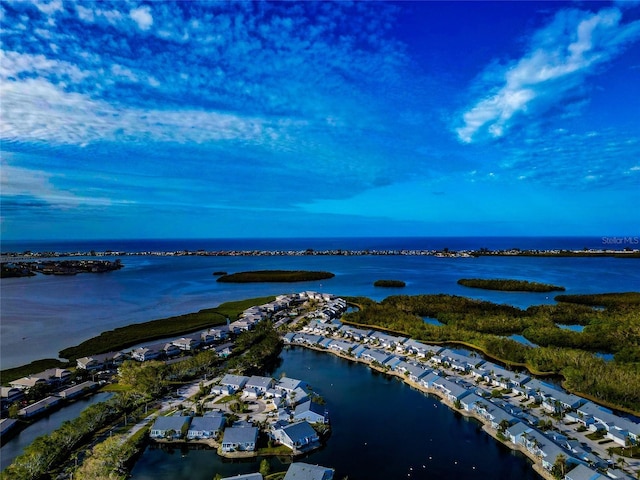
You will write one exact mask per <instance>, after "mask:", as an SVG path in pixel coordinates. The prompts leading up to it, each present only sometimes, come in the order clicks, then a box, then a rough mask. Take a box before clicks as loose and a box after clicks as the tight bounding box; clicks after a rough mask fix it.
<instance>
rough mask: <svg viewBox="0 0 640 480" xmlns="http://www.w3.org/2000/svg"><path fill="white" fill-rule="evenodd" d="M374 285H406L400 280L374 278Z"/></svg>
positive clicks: (400, 286)
mask: <svg viewBox="0 0 640 480" xmlns="http://www.w3.org/2000/svg"><path fill="white" fill-rule="evenodd" d="M373 286H374V287H397V288H402V287H406V286H407V284H406V283H405V282H403V281H402V280H376V281H375V282H373Z"/></svg>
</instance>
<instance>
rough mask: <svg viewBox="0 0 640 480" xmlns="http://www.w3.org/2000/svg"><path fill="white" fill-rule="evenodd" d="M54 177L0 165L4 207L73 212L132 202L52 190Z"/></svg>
mask: <svg viewBox="0 0 640 480" xmlns="http://www.w3.org/2000/svg"><path fill="white" fill-rule="evenodd" d="M55 177H56V176H55V175H54V174H52V173H50V172H46V171H44V170H34V169H30V168H23V167H18V166H15V165H11V164H9V163H8V162H6V161H3V162H2V168H0V187H1V190H0V191H1V192H2V203H3V206H4V205H6V204H7V202H9V203H11V201H12V200H13V201H17V202H19V203H23V202H24V201H25V199H26V201H28V202H30V203H31V204H38V206H39V207H43V206H49V207H55V208H74V207H79V206H81V205H82V206H111V205H115V204H120V205H128V204H133V203H135V202H132V201H128V200H113V199H111V198H107V197H91V196H82V195H77V194H75V193H73V192H71V191H68V190H64V189H60V188H58V187H56V186H55Z"/></svg>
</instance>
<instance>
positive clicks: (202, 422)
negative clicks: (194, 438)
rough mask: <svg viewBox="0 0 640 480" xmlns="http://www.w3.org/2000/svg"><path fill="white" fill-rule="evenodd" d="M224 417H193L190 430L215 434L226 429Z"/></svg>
mask: <svg viewBox="0 0 640 480" xmlns="http://www.w3.org/2000/svg"><path fill="white" fill-rule="evenodd" d="M224 422H225V420H224V417H219V416H216V417H211V416H210V417H193V419H192V420H191V426H190V427H189V430H194V431H196V432H215V431H217V430H222V427H224Z"/></svg>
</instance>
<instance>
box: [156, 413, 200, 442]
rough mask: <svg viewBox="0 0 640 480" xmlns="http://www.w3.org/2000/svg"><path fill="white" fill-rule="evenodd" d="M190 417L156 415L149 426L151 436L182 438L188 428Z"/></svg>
mask: <svg viewBox="0 0 640 480" xmlns="http://www.w3.org/2000/svg"><path fill="white" fill-rule="evenodd" d="M190 423H191V417H179V416H175V415H174V416H171V417H158V418H157V419H156V421H155V422H153V426H152V427H151V433H150V434H149V436H150V437H151V438H174V439H178V438H182V437H183V436H184V434H185V433H186V432H187V431H188V429H189V424H190Z"/></svg>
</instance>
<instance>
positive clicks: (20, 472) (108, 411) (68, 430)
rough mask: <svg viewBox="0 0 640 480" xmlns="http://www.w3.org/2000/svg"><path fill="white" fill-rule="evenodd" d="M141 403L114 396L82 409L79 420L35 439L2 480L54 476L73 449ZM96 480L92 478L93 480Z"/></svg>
mask: <svg viewBox="0 0 640 480" xmlns="http://www.w3.org/2000/svg"><path fill="white" fill-rule="evenodd" d="M141 401H142V399H141V398H140V397H138V398H134V397H133V396H129V395H117V396H115V397H114V398H111V399H109V400H108V401H106V402H100V403H96V404H95V405H91V406H90V407H88V408H86V409H84V410H83V411H82V413H81V414H80V416H79V417H77V418H75V419H73V420H70V421H66V422H64V423H63V424H62V426H61V427H60V428H58V429H57V430H54V431H53V432H51V433H50V434H48V435H43V436H41V437H38V438H36V439H35V440H34V441H33V443H32V444H31V445H29V446H28V447H26V448H25V449H24V451H23V453H22V454H21V455H19V456H18V457H16V458H15V460H14V461H13V463H12V464H11V465H9V466H8V467H7V468H6V469H5V470H3V471H2V473H1V474H0V478H2V480H5V479H6V480H37V479H40V478H46V477H49V476H53V477H54V478H55V475H52V474H51V470H52V469H53V468H54V467H55V466H56V465H60V464H61V463H62V462H63V460H64V459H65V458H68V455H69V453H70V452H71V451H73V449H74V448H75V447H76V446H78V445H80V444H81V443H82V442H83V441H85V439H87V438H88V437H90V436H91V435H93V434H94V433H95V432H97V431H98V430H99V429H100V428H102V427H104V426H105V425H108V424H110V423H111V422H113V421H114V420H115V419H117V418H118V417H120V416H121V415H122V414H123V413H127V412H130V411H132V410H134V409H135V408H137V407H139V406H140V404H141ZM93 478H96V477H93Z"/></svg>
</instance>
